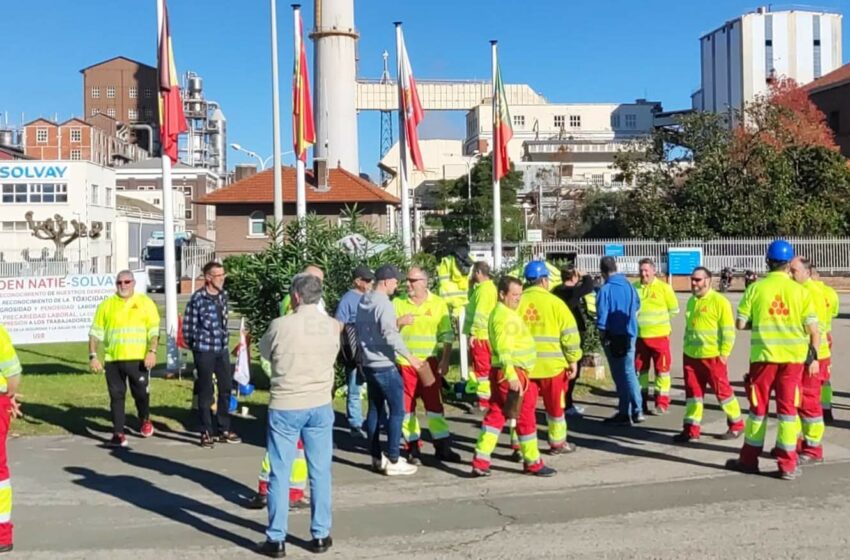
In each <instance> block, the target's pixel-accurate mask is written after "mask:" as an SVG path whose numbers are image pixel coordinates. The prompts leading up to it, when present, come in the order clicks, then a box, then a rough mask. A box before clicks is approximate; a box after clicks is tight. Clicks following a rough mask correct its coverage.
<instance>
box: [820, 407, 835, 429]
mask: <svg viewBox="0 0 850 560" xmlns="http://www.w3.org/2000/svg"><path fill="white" fill-rule="evenodd" d="M823 423H824V424H826V425H827V426H832V425H833V424H835V417H834V416H833V415H832V409H831V408H827V409H825V410H824V411H823Z"/></svg>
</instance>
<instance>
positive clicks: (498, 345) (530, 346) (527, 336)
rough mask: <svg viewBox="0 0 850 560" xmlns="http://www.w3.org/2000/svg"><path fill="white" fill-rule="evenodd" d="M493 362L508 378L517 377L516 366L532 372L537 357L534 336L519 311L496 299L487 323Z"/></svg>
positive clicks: (508, 379)
mask: <svg viewBox="0 0 850 560" xmlns="http://www.w3.org/2000/svg"><path fill="white" fill-rule="evenodd" d="M488 331H489V333H490V334H489V338H490V347H491V348H492V352H493V354H492V358H491V359H492V362H491V363H492V365H493V367H494V368H499V369H501V370H502V373H503V374H504V376H505V380H507V381H511V380H512V379H517V378H518V376H517V373H516V368H518V367H519V368H522V369H524V370H525V371H526V372H528V373H529V374H531V372H532V371H533V370H534V364H535V362H536V361H537V351H536V350H535V345H534V338H533V337H532V336H531V332H530V331H529V330H528V327H527V326H525V323H524V322H523V321H522V319H521V318H520V316H519V314H517V312H516V311H514V310H513V309H511V308H510V307H508V306H507V305H505V304H504V303H501V302H500V303H497V304H496V307H495V308H494V309H493V313H491V314H490V323H489V324H488Z"/></svg>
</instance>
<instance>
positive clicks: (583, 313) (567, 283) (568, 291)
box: [552, 265, 594, 416]
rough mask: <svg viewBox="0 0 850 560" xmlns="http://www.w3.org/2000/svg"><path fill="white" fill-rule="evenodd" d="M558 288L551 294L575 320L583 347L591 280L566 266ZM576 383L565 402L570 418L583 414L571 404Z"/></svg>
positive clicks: (592, 289)
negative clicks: (558, 299)
mask: <svg viewBox="0 0 850 560" xmlns="http://www.w3.org/2000/svg"><path fill="white" fill-rule="evenodd" d="M561 282H563V283H562V284H561V285H560V286H557V287H555V288H554V289H553V290H552V293H553V294H555V295H556V296H558V297H559V298H561V300H563V302H564V303H566V304H567V307H569V308H570V311H571V312H572V314H573V317H575V319H576V325H577V326H578V332H579V336H580V337H581V341H582V346H584V337H585V334H586V332H587V306H586V303H585V297H586V296H587V295H589V294H592V293H594V287H593V278H592V277H591V276H590V275H589V274H585V275H583V276H582V275H581V273H580V272H579V271H578V269H577V268H576V267H575V265H567V266H565V267H564V268H562V269H561ZM580 375H581V362H579V364H578V374H577V375H576V379H578V378H579V376H580ZM575 386H576V383H575V381H573V382H572V383H570V388H569V389H568V390H567V394H566V400H565V403H566V405H565V414H568V415H570V416H578V415H581V414H582V413H583V412H584V408H583V407H581V406H576V405H575V403H574V402H573V390H574V389H575Z"/></svg>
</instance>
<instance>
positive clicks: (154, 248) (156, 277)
mask: <svg viewBox="0 0 850 560" xmlns="http://www.w3.org/2000/svg"><path fill="white" fill-rule="evenodd" d="M193 243H194V238H193V237H192V234H191V233H190V232H177V233H175V234H174V261H175V271H176V272H175V276H176V279H177V293H180V276H181V272H182V270H183V267H182V264H183V247H185V246H187V245H190V244H193ZM142 263H143V264H144V267H145V274H146V275H147V277H148V292H165V234H164V233H163V232H161V231H155V232H153V233H152V234H151V237H150V239H148V241H147V243H146V244H145V247H144V249H142Z"/></svg>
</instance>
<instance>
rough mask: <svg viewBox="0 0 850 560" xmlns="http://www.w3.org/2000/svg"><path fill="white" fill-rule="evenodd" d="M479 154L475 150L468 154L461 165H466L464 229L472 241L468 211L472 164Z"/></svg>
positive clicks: (470, 205)
mask: <svg viewBox="0 0 850 560" xmlns="http://www.w3.org/2000/svg"><path fill="white" fill-rule="evenodd" d="M480 155H481V152H479V151H478V150H475V151H473V152H472V154H470V156H469V158H468V159H465V160H464V161H463V163H465V164H466V201H467V214H466V229H467V236H468V239H469V240H470V241H471V240H472V214H470V211H471V209H472V165H471V164H472V162H473V161H475V158H476V157H478V156H480Z"/></svg>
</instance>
